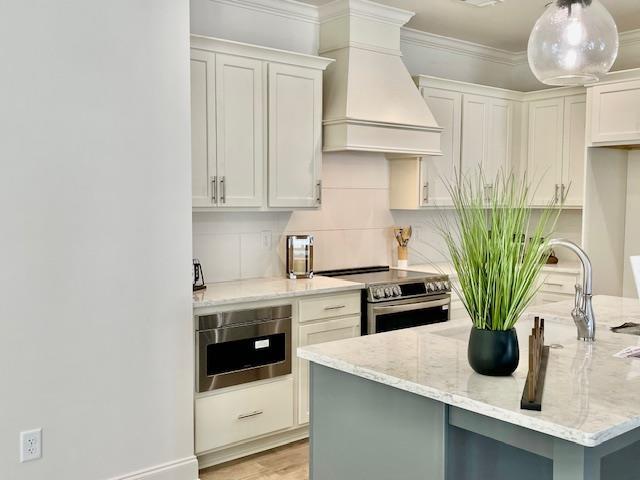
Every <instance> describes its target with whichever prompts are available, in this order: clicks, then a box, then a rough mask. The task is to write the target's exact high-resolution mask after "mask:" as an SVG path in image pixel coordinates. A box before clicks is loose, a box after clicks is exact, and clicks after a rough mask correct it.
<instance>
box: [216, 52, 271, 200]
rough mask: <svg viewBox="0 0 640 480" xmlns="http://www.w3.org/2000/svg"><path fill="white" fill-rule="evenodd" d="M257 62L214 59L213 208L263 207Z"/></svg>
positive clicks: (261, 109)
mask: <svg viewBox="0 0 640 480" xmlns="http://www.w3.org/2000/svg"><path fill="white" fill-rule="evenodd" d="M262 68H263V64H262V62H261V61H260V60H254V59H250V58H242V57H236V56H231V55H220V54H218V55H216V126H217V129H216V137H217V165H218V168H217V173H218V205H220V206H228V207H260V206H261V205H262V204H263V180H264V176H263V169H264V164H265V149H264V133H265V119H264V111H265V110H264V100H263V98H264V96H263V86H264V83H263V75H262Z"/></svg>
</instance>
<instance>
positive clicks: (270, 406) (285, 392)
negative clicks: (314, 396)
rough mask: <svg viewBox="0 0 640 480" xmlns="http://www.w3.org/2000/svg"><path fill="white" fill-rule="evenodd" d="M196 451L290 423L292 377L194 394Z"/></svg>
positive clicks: (250, 436) (211, 448) (289, 425)
mask: <svg viewBox="0 0 640 480" xmlns="http://www.w3.org/2000/svg"><path fill="white" fill-rule="evenodd" d="M195 418H196V425H195V429H196V453H203V452H206V451H209V450H213V449H215V448H219V447H223V446H225V445H229V444H231V443H234V442H238V441H241V440H245V439H248V438H252V437H257V436H259V435H264V434H267V433H271V432H275V431H277V430H282V429H285V428H288V427H291V426H293V379H292V378H291V377H288V378H286V379H285V380H278V381H274V382H269V383H263V384H261V385H257V386H253V387H247V388H242V389H238V390H232V391H229V392H223V393H220V394H218V395H211V396H208V397H201V398H196V405H195Z"/></svg>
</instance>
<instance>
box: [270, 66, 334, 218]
mask: <svg viewBox="0 0 640 480" xmlns="http://www.w3.org/2000/svg"><path fill="white" fill-rule="evenodd" d="M321 135H322V72H321V71H319V70H312V69H308V68H302V67H295V66H290V65H280V64H270V65H269V206H270V207H313V206H316V205H318V204H319V202H320V200H321V194H320V191H319V189H320V188H321V185H320V168H321V162H322V137H321Z"/></svg>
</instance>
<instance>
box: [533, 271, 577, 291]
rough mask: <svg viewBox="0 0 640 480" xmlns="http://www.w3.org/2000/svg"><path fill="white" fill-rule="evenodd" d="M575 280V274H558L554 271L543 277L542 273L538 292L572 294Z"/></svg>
mask: <svg viewBox="0 0 640 480" xmlns="http://www.w3.org/2000/svg"><path fill="white" fill-rule="evenodd" d="M576 282H577V277H576V276H575V275H560V274H557V273H556V274H551V275H547V276H546V277H545V276H544V273H543V277H542V285H541V287H540V292H546V293H561V294H565V295H573V294H574V293H575V285H576Z"/></svg>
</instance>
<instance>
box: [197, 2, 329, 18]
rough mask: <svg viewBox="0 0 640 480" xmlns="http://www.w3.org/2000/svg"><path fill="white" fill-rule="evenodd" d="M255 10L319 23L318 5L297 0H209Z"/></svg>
mask: <svg viewBox="0 0 640 480" xmlns="http://www.w3.org/2000/svg"><path fill="white" fill-rule="evenodd" d="M209 1H210V2H212V3H220V4H223V5H230V6H233V7H240V8H244V9H246V10H253V11H254V12H261V13H268V14H271V15H277V16H279V17H284V18H290V19H293V20H298V21H302V22H308V23H314V24H318V23H320V22H319V15H318V7H316V6H314V5H310V4H308V3H302V2H296V1H295V0H209Z"/></svg>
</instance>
